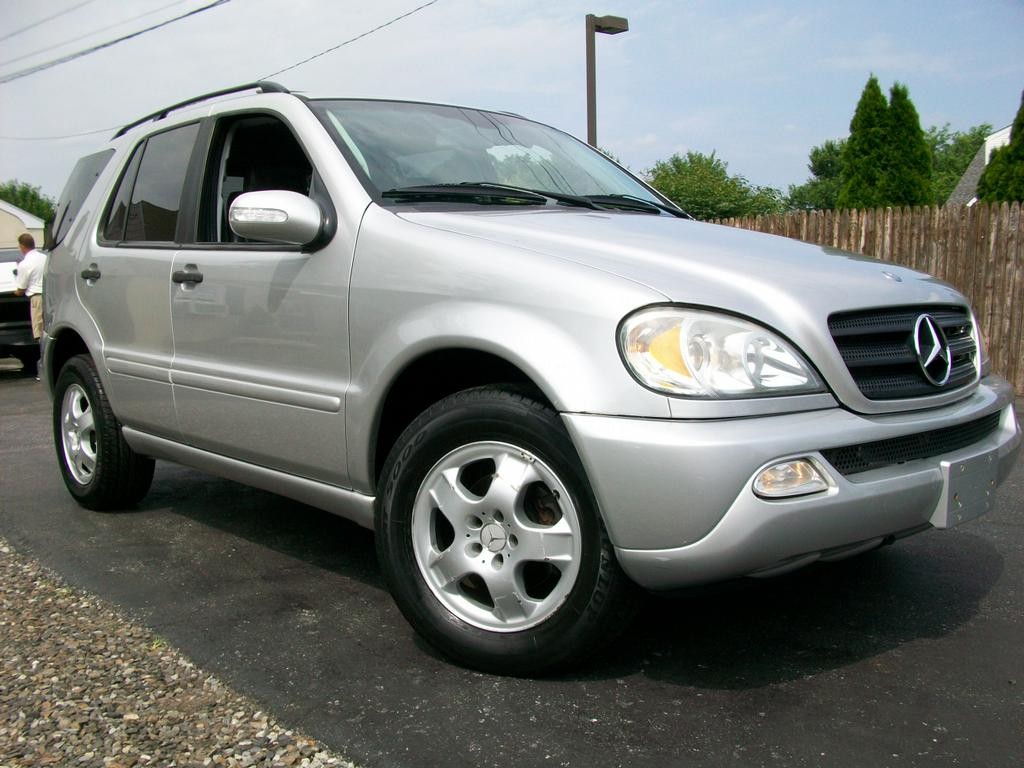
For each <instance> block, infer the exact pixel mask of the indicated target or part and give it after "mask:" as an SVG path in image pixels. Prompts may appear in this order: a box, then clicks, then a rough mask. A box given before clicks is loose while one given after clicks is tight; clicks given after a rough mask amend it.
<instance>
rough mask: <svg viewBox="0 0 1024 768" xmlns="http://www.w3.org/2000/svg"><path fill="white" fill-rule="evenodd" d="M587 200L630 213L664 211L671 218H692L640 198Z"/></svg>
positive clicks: (594, 197) (617, 196)
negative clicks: (671, 216) (669, 214)
mask: <svg viewBox="0 0 1024 768" xmlns="http://www.w3.org/2000/svg"><path fill="white" fill-rule="evenodd" d="M587 199H588V200H591V201H593V202H595V203H597V204H598V205H607V206H612V207H615V208H624V209H626V210H630V211H650V212H651V213H658V212H659V211H665V213H671V214H672V215H673V216H677V217H678V218H680V219H690V218H693V217H692V216H690V215H689V214H688V213H686V212H685V211H682V210H680V209H678V208H673V207H672V206H670V205H665V204H664V203H658V202H655V201H654V200H647V199H645V198H642V197H636V196H635V195H624V194H611V195H587Z"/></svg>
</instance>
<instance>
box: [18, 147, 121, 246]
mask: <svg viewBox="0 0 1024 768" xmlns="http://www.w3.org/2000/svg"><path fill="white" fill-rule="evenodd" d="M113 155H114V150H112V149H105V150H103V151H102V152H96V153H95V154H92V155H86V156H85V157H83V158H82V159H81V160H79V161H78V162H77V163H76V164H75V167H74V169H73V170H72V171H71V176H70V177H69V178H68V183H67V184H65V185H64V191H63V192H61V195H60V198H59V199H58V200H57V210H56V212H55V214H54V218H53V227H52V228H51V232H52V236H51V238H50V239H49V241H48V242H47V243H46V247H47V248H53V247H54V246H56V245H58V244H60V242H61V241H62V240H64V238H65V237H66V236H67V233H68V231H69V230H70V229H71V225H72V224H74V223H75V219H76V218H77V217H78V212H79V211H80V210H81V209H82V205H83V204H84V203H85V199H86V198H87V197H88V196H89V192H91V191H92V188H93V187H94V186H95V185H96V179H98V178H99V176H100V174H101V173H102V172H103V169H104V168H106V167H107V163H109V162H110V158H111V157H112V156H113ZM0 258H2V257H0Z"/></svg>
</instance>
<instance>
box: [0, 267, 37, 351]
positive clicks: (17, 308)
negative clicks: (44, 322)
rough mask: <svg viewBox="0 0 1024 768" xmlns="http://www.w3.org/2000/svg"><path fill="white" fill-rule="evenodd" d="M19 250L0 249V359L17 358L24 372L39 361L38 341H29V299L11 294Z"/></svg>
mask: <svg viewBox="0 0 1024 768" xmlns="http://www.w3.org/2000/svg"><path fill="white" fill-rule="evenodd" d="M20 260H21V251H19V250H18V249H17V248H2V249H0V357H16V358H18V359H19V360H20V361H21V364H22V365H23V366H24V367H25V370H26V371H34V370H35V367H36V361H37V360H38V359H39V342H38V341H36V340H35V339H33V338H32V319H31V316H30V314H29V308H28V297H27V296H15V295H14V276H15V274H17V266H18V262H19V261H20Z"/></svg>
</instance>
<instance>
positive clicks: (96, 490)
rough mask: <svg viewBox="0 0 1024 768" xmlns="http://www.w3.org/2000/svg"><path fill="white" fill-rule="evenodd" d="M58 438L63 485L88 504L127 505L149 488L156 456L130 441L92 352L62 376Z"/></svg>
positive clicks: (56, 400)
mask: <svg viewBox="0 0 1024 768" xmlns="http://www.w3.org/2000/svg"><path fill="white" fill-rule="evenodd" d="M53 438H54V445H55V447H56V449H57V463H58V465H59V466H60V472H61V476H62V477H63V478H64V485H66V486H67V489H68V491H69V492H70V493H71V495H72V496H74V497H75V500H76V501H77V502H78V503H79V504H81V505H82V506H83V507H86V508H87V509H96V510H112V509H122V508H124V507H129V506H132V505H133V504H135V503H136V502H138V501H140V500H141V499H142V498H143V497H144V496H145V495H146V493H147V492H148V491H149V486H150V484H151V483H152V481H153V466H154V462H153V460H152V459H150V458H148V457H145V456H139V455H138V454H136V453H135V452H134V451H133V450H132V449H131V448H130V447H129V446H128V443H126V442H125V439H124V437H122V435H121V424H120V423H119V422H118V420H117V417H116V416H114V412H113V410H112V409H111V407H110V402H109V400H108V399H107V395H106V391H105V390H104V388H103V382H102V380H101V379H100V377H99V374H98V373H97V372H96V365H95V363H93V361H92V358H91V357H89V356H88V355H78V356H76V357H73V358H71V359H70V360H68V361H67V363H65V364H64V367H63V368H61V371H60V375H59V376H58V377H57V384H56V386H55V387H54V392H53Z"/></svg>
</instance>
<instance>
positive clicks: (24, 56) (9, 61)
mask: <svg viewBox="0 0 1024 768" xmlns="http://www.w3.org/2000/svg"><path fill="white" fill-rule="evenodd" d="M89 2H92V0H89ZM184 2H185V0H174V2H173V3H167V5H161V6H160V7H159V8H154V9H153V10H151V11H146V12H145V13H140V14H139V15H138V16H130V17H128V18H127V19H121V20H120V21H116V22H114V23H113V24H108V25H107V26H105V27H100V28H99V29H94V30H92V31H91V32H86V33H85V34H84V35H79V36H78V37H72V38H68V39H67V40H62V41H60V42H59V43H54V44H53V45H48V46H46V47H45V48H39V49H37V50H35V51H32V52H31V53H24V54H22V55H21V56H15V57H14V58H13V59H7V61H0V67H6V66H7V65H8V64H13V63H14V62H16V61H21V60H22V59H31V58H32V57H33V56H38V55H39V54H41V53H46V52H47V51H52V50H53V49H54V48H61V47H62V46H65V45H67V44H69V43H77V42H78V41H79V40H84V39H85V38H87V37H92V36H93V35H98V34H99V33H100V32H106V31H107V30H108V29H113V28H114V27H120V26H121V25H122V24H127V23H128V22H129V21H136V20H137V19H141V18H143V17H145V16H152V15H153V14H154V13H159V12H160V11H164V10H167V9H168V8H170V7H171V6H172V5H181V4H182V3H184ZM83 5H84V3H83Z"/></svg>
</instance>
